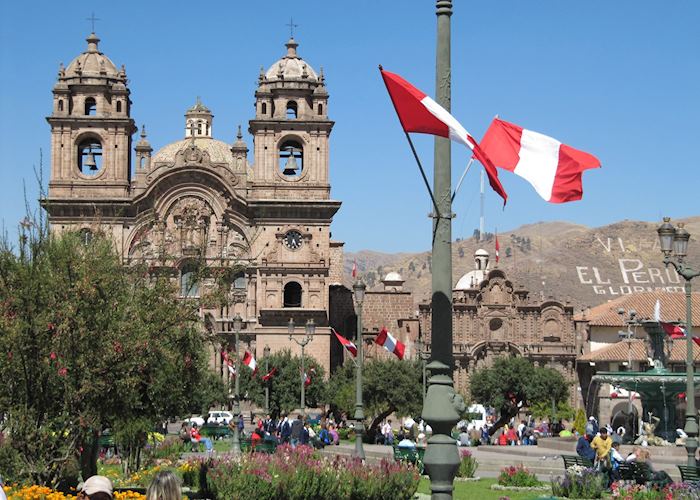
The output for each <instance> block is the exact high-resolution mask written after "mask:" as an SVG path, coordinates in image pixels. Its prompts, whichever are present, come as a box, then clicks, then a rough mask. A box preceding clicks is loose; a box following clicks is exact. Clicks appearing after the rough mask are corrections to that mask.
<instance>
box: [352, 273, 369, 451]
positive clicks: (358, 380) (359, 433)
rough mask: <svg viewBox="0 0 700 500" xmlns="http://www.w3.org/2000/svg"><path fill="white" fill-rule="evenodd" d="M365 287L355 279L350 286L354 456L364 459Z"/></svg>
mask: <svg viewBox="0 0 700 500" xmlns="http://www.w3.org/2000/svg"><path fill="white" fill-rule="evenodd" d="M366 289H367V285H365V283H364V282H363V281H362V280H360V279H357V280H356V281H355V283H354V284H353V285H352V291H353V294H354V295H355V312H356V316H357V339H356V340H357V342H356V346H357V363H355V456H356V457H357V458H359V459H360V460H364V459H365V449H364V446H363V444H362V439H363V436H364V434H365V410H364V403H363V402H362V365H363V364H364V346H363V340H362V303H363V302H364V300H365V290H366Z"/></svg>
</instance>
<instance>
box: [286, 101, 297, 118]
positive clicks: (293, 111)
mask: <svg viewBox="0 0 700 500" xmlns="http://www.w3.org/2000/svg"><path fill="white" fill-rule="evenodd" d="M296 117H297V103H296V102H295V101H289V102H288V103H287V120H294V119H296Z"/></svg>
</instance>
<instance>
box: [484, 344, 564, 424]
mask: <svg viewBox="0 0 700 500" xmlns="http://www.w3.org/2000/svg"><path fill="white" fill-rule="evenodd" d="M567 386H568V384H567V382H566V380H565V379H564V377H563V376H562V374H561V373H559V372H558V371H556V370H554V369H552V368H541V367H538V368H535V366H534V365H533V364H532V363H531V362H530V361H529V360H527V359H525V358H513V357H500V358H496V360H495V361H494V363H493V366H491V367H490V368H483V369H481V370H477V371H476V372H475V373H474V375H473V376H472V378H471V380H470V390H471V395H472V401H474V402H475V403H480V404H483V405H486V406H492V407H494V408H495V409H496V410H497V411H498V413H499V419H498V420H497V421H496V423H495V425H494V426H493V427H492V428H491V430H490V432H491V433H492V434H493V433H494V432H495V431H496V430H497V429H498V428H500V427H501V426H503V425H504V424H506V423H508V422H509V421H510V419H511V418H513V417H514V416H516V415H517V414H518V412H519V411H520V408H523V407H530V406H533V405H542V404H551V401H552V400H554V402H555V403H559V402H562V401H565V400H566V398H567V396H568V387H567Z"/></svg>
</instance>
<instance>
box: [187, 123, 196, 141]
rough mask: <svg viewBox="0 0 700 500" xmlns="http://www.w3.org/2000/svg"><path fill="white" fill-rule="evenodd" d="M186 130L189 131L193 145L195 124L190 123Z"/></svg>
mask: <svg viewBox="0 0 700 500" xmlns="http://www.w3.org/2000/svg"><path fill="white" fill-rule="evenodd" d="M185 128H186V129H187V130H189V131H190V137H191V138H192V145H194V136H195V131H196V130H197V124H195V123H194V121H191V122H190V123H189V124H188V125H187V127H185Z"/></svg>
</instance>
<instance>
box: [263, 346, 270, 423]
mask: <svg viewBox="0 0 700 500" xmlns="http://www.w3.org/2000/svg"><path fill="white" fill-rule="evenodd" d="M263 354H264V356H265V374H268V373H270V367H269V366H268V364H269V358H270V346H269V345H266V346H265V348H264V349H263ZM268 413H270V380H269V379H268V380H267V381H266V382H265V416H266V417H267V414H268Z"/></svg>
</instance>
